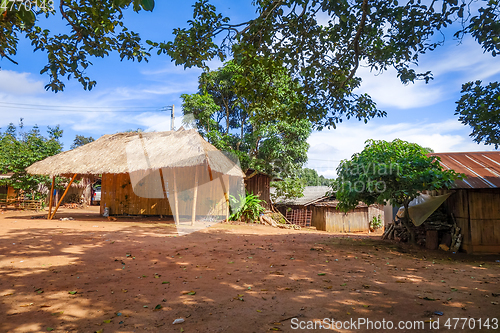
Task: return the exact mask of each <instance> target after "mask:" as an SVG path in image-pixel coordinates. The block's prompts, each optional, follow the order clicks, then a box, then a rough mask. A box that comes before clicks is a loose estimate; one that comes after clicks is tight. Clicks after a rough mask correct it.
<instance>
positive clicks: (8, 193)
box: [0, 173, 17, 200]
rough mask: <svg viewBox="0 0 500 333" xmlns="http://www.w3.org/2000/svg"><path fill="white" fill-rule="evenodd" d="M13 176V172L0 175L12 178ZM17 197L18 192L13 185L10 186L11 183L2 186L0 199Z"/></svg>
mask: <svg viewBox="0 0 500 333" xmlns="http://www.w3.org/2000/svg"><path fill="white" fill-rule="evenodd" d="M11 177H12V173H7V174H1V175H0V179H10V178H11ZM15 197H17V192H16V190H15V189H14V188H13V187H12V186H9V185H2V186H0V199H1V200H7V199H8V198H15Z"/></svg>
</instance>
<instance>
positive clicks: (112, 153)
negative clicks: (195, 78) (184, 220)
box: [26, 129, 245, 220]
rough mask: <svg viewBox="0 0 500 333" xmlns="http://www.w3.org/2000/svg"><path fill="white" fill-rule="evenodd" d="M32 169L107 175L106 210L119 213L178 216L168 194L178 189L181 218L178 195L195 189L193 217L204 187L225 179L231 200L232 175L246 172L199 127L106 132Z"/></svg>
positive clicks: (30, 169) (54, 173)
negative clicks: (196, 129)
mask: <svg viewBox="0 0 500 333" xmlns="http://www.w3.org/2000/svg"><path fill="white" fill-rule="evenodd" d="M26 170H27V172H28V173H30V174H38V175H49V176H52V177H55V176H65V177H72V180H74V179H75V178H76V177H77V176H78V177H81V176H86V175H102V176H103V180H102V196H106V195H107V199H106V198H102V200H101V211H103V209H104V207H106V208H108V209H110V210H111V212H112V213H115V214H118V213H126V214H135V213H140V214H145V213H149V214H148V215H173V214H172V210H173V209H170V208H169V206H170V204H171V202H172V200H169V199H168V198H169V197H170V194H173V196H174V200H173V202H174V204H175V210H176V218H178V200H177V195H178V193H180V192H186V191H188V190H191V191H194V193H191V194H189V195H187V194H186V195H187V196H188V197H190V200H191V201H193V200H192V199H193V194H194V202H192V206H193V213H192V214H193V220H194V216H195V210H196V205H197V203H196V202H197V200H196V197H197V191H198V187H199V186H201V185H204V184H207V183H210V182H212V181H213V180H214V179H217V178H219V180H220V182H219V187H221V189H222V192H223V194H224V197H225V201H226V205H228V202H227V201H228V199H227V197H228V192H229V187H230V183H231V179H233V180H234V179H241V180H242V179H243V178H244V177H245V174H244V173H243V172H242V171H241V169H240V168H239V166H238V163H237V161H233V160H231V159H230V158H229V157H228V156H226V155H225V154H224V153H222V152H221V151H219V150H218V149H217V148H215V147H214V146H212V145H211V144H210V143H208V142H207V141H205V140H204V139H203V138H202V137H201V136H200V135H199V134H198V132H197V131H195V130H183V129H181V130H179V131H170V132H154V133H118V134H113V135H104V136H102V137H101V138H99V139H98V140H96V141H94V142H91V143H88V144H86V145H84V146H81V147H78V148H76V149H73V150H70V151H66V152H63V153H60V154H57V155H54V156H51V157H48V158H46V159H44V160H43V161H39V162H36V163H34V164H33V165H31V166H30V167H28V168H27V169H26ZM233 183H234V181H233ZM215 192H217V193H219V192H220V191H217V190H215V189H214V188H213V186H212V187H207V189H206V194H207V195H209V196H210V195H215V194H214V193H215ZM210 193H211V194H210ZM124 198H126V200H125V199H124ZM140 198H142V199H145V200H142V199H140ZM158 199H161V200H158ZM209 199H211V200H209V201H213V199H214V198H209ZM134 200H135V201H134ZM152 200H153V201H154V200H156V202H152ZM215 201H217V200H215ZM141 206H144V207H141ZM145 206H149V207H153V208H154V209H153V208H152V209H148V208H147V207H146V208H145ZM162 207H163V208H162ZM56 208H57V207H56ZM56 210H57V209H56ZM54 214H55V212H54ZM54 214H52V216H53V215H54ZM49 215H50V213H49ZM49 218H51V217H49Z"/></svg>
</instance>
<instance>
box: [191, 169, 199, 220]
mask: <svg viewBox="0 0 500 333" xmlns="http://www.w3.org/2000/svg"><path fill="white" fill-rule="evenodd" d="M194 170H195V171H194V194H193V212H192V214H191V225H194V221H195V220H196V199H197V196H198V168H196V167H195V169H194Z"/></svg>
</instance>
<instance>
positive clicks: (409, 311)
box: [0, 207, 500, 333]
mask: <svg viewBox="0 0 500 333" xmlns="http://www.w3.org/2000/svg"><path fill="white" fill-rule="evenodd" d="M42 215H43V214H42V213H30V212H12V211H8V212H4V213H2V214H0V223H1V228H0V274H1V275H0V331H1V332H47V331H52V332H143V331H149V332H186V333H189V332H269V331H284V332H295V331H302V332H322V331H325V330H326V331H328V330H329V329H330V331H336V332H354V331H379V332H386V331H389V325H390V323H392V327H393V329H394V330H396V331H400V332H418V331H420V332H428V331H435V332H456V331H481V332H482V331H485V332H487V331H491V332H493V331H497V330H498V325H499V323H498V319H499V317H500V304H499V303H500V296H499V293H500V262H499V261H498V260H499V259H500V255H497V256H471V255H465V254H452V253H447V252H442V251H427V250H425V249H420V248H413V247H411V246H408V245H404V244H399V243H396V242H394V241H382V240H381V239H380V235H373V234H372V235H368V234H356V235H353V234H351V235H345V234H330V233H326V232H319V231H313V230H304V229H303V230H281V229H273V228H271V227H266V226H261V225H241V224H234V225H233V224H224V223H221V224H216V225H213V226H211V227H209V228H206V229H203V230H200V231H197V232H192V233H188V234H186V235H182V236H181V235H179V234H178V233H177V228H176V227H175V225H174V223H173V221H172V220H170V219H167V218H163V219H162V218H159V217H156V218H153V217H151V218H118V219H117V221H108V220H107V219H105V218H103V217H99V216H98V208H97V207H91V208H89V209H86V210H82V209H78V210H70V209H66V210H62V212H61V213H58V216H57V217H58V218H60V217H73V218H74V220H66V221H61V220H59V219H57V220H53V221H47V220H45V219H43V218H42ZM178 318H183V320H184V322H182V323H180V324H175V325H174V324H172V323H173V322H174V320H176V319H178ZM294 318H296V319H294ZM325 318H327V320H323V319H325ZM454 318H463V319H460V321H459V322H458V324H457V322H456V320H455V319H454ZM314 321H316V323H314ZM320 321H322V326H320V325H319V324H320ZM382 321H384V322H382ZM370 322H371V325H372V326H369V325H370ZM332 323H333V325H332ZM339 323H340V324H342V326H340V324H339ZM364 323H366V324H364ZM401 323H402V324H401ZM446 323H448V324H449V325H450V326H446ZM464 323H465V324H464ZM495 323H496V326H495ZM382 324H383V325H385V329H384V327H382V326H381V325H382ZM353 325H354V326H353ZM417 325H425V326H424V327H422V326H417ZM480 325H481V329H479V326H480ZM332 326H333V327H332ZM431 327H433V328H434V329H431ZM294 328H297V329H296V330H295V329H294ZM301 328H302V329H301ZM377 328H379V329H377ZM398 328H401V329H398ZM488 328H489V329H488ZM495 328H496V329H495Z"/></svg>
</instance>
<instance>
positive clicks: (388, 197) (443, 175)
mask: <svg viewBox="0 0 500 333" xmlns="http://www.w3.org/2000/svg"><path fill="white" fill-rule="evenodd" d="M337 175H338V178H337V179H336V181H335V184H334V186H333V190H334V192H336V196H337V199H338V200H339V202H340V203H339V206H338V207H339V209H341V210H343V211H349V210H351V209H353V208H355V207H356V205H358V203H359V202H360V201H361V202H364V203H365V204H367V205H372V204H374V203H378V204H386V203H390V204H391V205H393V206H397V207H399V206H404V208H405V217H406V219H404V220H403V221H404V222H403V223H404V224H405V226H406V228H407V230H408V233H409V235H410V241H412V242H414V241H415V234H414V231H413V229H412V228H410V220H409V219H410V217H409V214H408V205H409V203H410V201H412V200H413V199H414V198H416V197H417V196H418V195H419V192H421V191H424V190H437V189H443V188H447V187H450V186H451V185H452V184H453V182H454V180H455V179H457V178H458V177H460V175H459V174H457V173H456V172H455V171H453V170H442V168H441V166H440V164H439V157H434V156H430V155H429V150H428V149H426V148H423V147H421V146H419V145H418V144H416V143H409V142H406V141H403V140H400V139H396V140H394V141H392V142H387V141H383V140H379V141H377V140H367V141H366V146H365V148H364V149H363V151H362V152H360V153H356V154H354V155H352V157H351V159H350V160H343V161H341V162H340V165H339V166H338V167H337Z"/></svg>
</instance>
